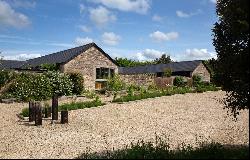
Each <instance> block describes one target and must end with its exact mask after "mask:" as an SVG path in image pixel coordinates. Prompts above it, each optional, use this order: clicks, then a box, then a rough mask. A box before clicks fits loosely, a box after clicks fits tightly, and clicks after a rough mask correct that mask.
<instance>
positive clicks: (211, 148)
mask: <svg viewBox="0 0 250 160" xmlns="http://www.w3.org/2000/svg"><path fill="white" fill-rule="evenodd" d="M77 158H78V159H248V158H249V146H237V145H235V146H233V145H231V146H223V145H221V144H219V143H215V142H212V143H200V146H199V147H196V148H193V147H191V146H190V145H182V146H181V147H179V148H177V149H176V150H170V147H169V145H168V144H167V143H166V142H164V141H161V140H160V141H159V140H158V142H157V141H156V145H154V144H153V143H151V142H147V143H145V142H143V141H139V142H137V143H136V144H131V146H130V147H128V146H126V147H125V148H124V149H120V150H112V151H103V152H100V153H98V152H95V153H88V152H85V153H83V154H82V155H81V156H79V157H77Z"/></svg>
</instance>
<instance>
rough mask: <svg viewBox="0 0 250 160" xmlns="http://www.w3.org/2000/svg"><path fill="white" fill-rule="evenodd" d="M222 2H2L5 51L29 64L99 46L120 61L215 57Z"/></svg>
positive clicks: (0, 41)
mask: <svg viewBox="0 0 250 160" xmlns="http://www.w3.org/2000/svg"><path fill="white" fill-rule="evenodd" d="M215 6H216V0H39V1H38V0H0V51H1V52H2V56H3V57H4V59H18V60H24V59H29V58H34V57H37V56H42V55H46V54H50V53H54V52H57V51H61V50H64V49H68V48H72V47H75V46H79V45H84V44H86V43H90V42H95V43H96V44H97V45H98V46H100V47H101V48H103V50H104V51H105V52H107V53H108V54H109V55H111V56H112V57H113V58H114V57H127V58H132V59H136V60H151V59H154V58H157V57H159V56H160V55H161V54H163V53H166V54H168V55H170V56H171V58H172V59H174V60H175V61H182V60H194V59H208V58H212V57H215V56H216V54H215V49H214V46H213V45H212V38H213V37H212V30H211V29H212V27H213V24H214V23H215V22H216V21H217V16H216V12H215Z"/></svg>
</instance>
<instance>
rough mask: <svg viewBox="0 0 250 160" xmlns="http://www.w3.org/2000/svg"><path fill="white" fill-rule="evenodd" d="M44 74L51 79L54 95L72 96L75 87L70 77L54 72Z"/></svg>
mask: <svg viewBox="0 0 250 160" xmlns="http://www.w3.org/2000/svg"><path fill="white" fill-rule="evenodd" d="M44 74H45V76H46V77H48V78H49V81H50V83H51V85H52V94H57V95H58V96H62V95H72V91H73V87H74V85H73V82H72V81H71V79H70V76H69V75H67V74H63V73H60V72H52V71H49V72H46V73H44Z"/></svg>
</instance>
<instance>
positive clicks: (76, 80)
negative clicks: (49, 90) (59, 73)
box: [69, 73, 84, 95]
mask: <svg viewBox="0 0 250 160" xmlns="http://www.w3.org/2000/svg"><path fill="white" fill-rule="evenodd" d="M69 78H70V79H71V81H72V82H73V91H72V92H73V93H74V94H76V95H80V94H82V92H83V91H84V86H83V83H84V79H83V76H82V75H81V74H79V73H70V74H69Z"/></svg>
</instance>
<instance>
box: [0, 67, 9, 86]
mask: <svg viewBox="0 0 250 160" xmlns="http://www.w3.org/2000/svg"><path fill="white" fill-rule="evenodd" d="M9 79H10V73H9V72H8V71H5V70H1V71H0V88H1V87H3V86H4V85H5V84H6V83H7V82H8V81H9Z"/></svg>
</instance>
